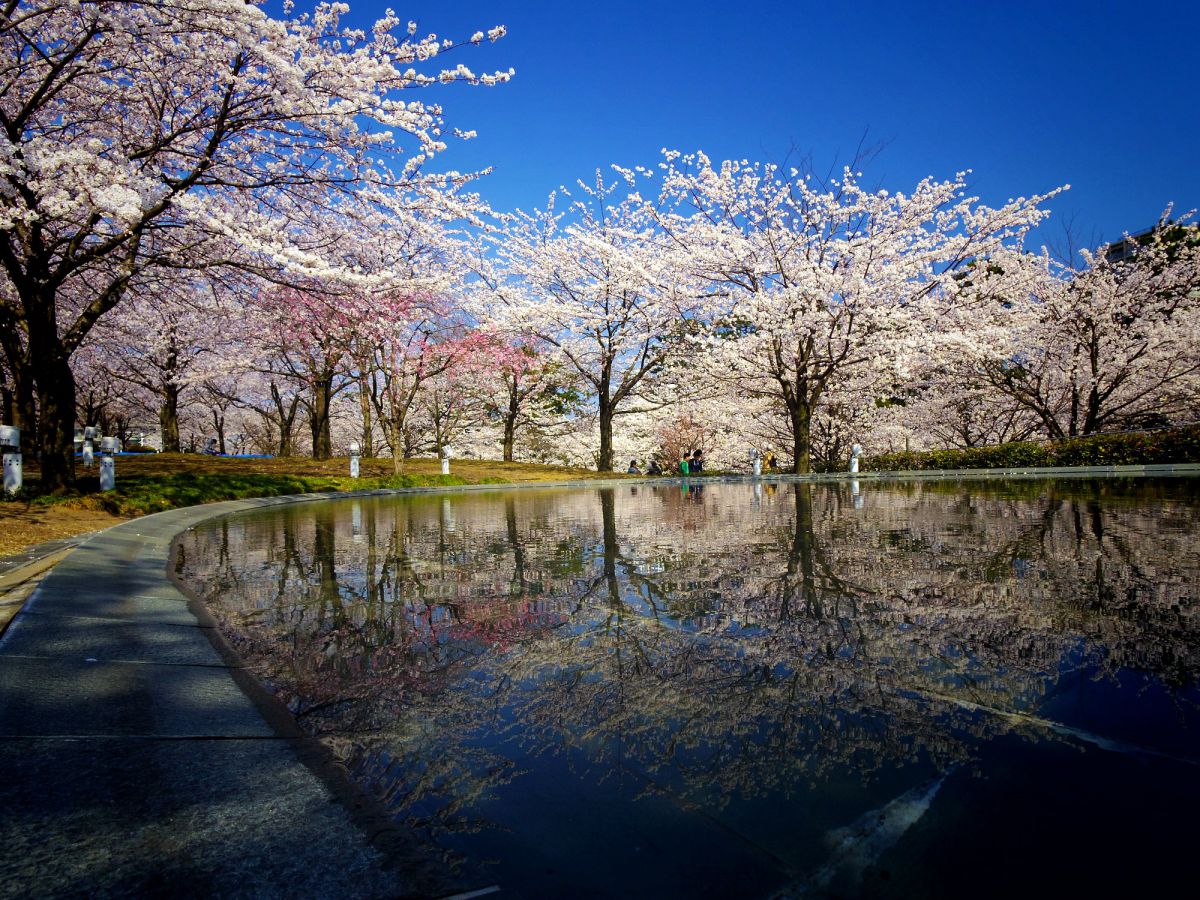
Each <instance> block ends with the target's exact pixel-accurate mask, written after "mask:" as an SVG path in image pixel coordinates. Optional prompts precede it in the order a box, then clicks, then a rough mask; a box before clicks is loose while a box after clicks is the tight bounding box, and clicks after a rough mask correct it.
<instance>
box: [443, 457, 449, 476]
mask: <svg viewBox="0 0 1200 900" xmlns="http://www.w3.org/2000/svg"><path fill="white" fill-rule="evenodd" d="M442 474H443V475H449V474H450V458H449V457H448V456H443V457H442Z"/></svg>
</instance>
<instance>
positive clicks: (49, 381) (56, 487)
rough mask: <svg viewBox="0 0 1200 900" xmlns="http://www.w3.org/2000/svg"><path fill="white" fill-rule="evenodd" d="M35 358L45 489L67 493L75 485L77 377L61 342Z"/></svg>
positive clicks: (56, 341)
mask: <svg viewBox="0 0 1200 900" xmlns="http://www.w3.org/2000/svg"><path fill="white" fill-rule="evenodd" d="M33 358H34V360H36V362H35V363H34V365H35V372H34V377H35V378H36V381H37V401H38V434H37V446H38V455H39V457H40V459H41V467H42V489H43V490H46V491H49V492H51V493H56V494H59V493H64V492H65V491H67V490H69V489H70V488H71V486H72V484H73V483H74V481H75V375H74V373H73V372H72V371H71V361H70V356H69V355H68V354H67V353H66V352H65V351H64V350H63V348H62V344H61V342H59V341H58V340H54V341H53V342H52V343H50V346H49V347H47V348H46V351H45V352H44V353H39V354H38V355H37V356H34V357H33Z"/></svg>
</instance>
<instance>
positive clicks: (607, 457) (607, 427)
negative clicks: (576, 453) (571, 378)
mask: <svg viewBox="0 0 1200 900" xmlns="http://www.w3.org/2000/svg"><path fill="white" fill-rule="evenodd" d="M596 468H597V469H598V470H599V471H601V472H611V471H612V470H613V408H612V403H611V401H610V400H609V397H608V391H606V390H601V391H600V458H599V459H598V460H597V462H596Z"/></svg>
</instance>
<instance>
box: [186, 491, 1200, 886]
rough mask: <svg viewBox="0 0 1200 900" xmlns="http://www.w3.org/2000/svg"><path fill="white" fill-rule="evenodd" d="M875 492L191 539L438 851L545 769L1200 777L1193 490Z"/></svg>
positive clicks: (483, 504)
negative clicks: (1117, 758)
mask: <svg viewBox="0 0 1200 900" xmlns="http://www.w3.org/2000/svg"><path fill="white" fill-rule="evenodd" d="M858 500H859V502H858V503H856V502H854V501H853V500H852V494H851V491H850V489H849V488H848V487H847V486H810V485H783V486H779V487H778V488H776V487H775V486H774V485H766V486H765V487H764V486H763V485H756V486H749V485H708V486H705V487H704V489H703V490H702V491H701V490H699V489H698V487H697V486H684V487H683V488H682V489H681V488H680V487H679V486H662V487H651V486H645V485H643V486H641V487H640V489H630V488H626V487H622V488H616V489H612V488H608V489H599V490H587V491H566V490H538V491H519V492H509V493H500V492H497V493H495V494H478V493H473V494H463V495H460V496H450V497H443V496H437V497H434V496H428V495H420V496H409V497H403V498H394V499H362V500H353V501H337V502H328V503H321V504H305V505H298V506H294V507H290V508H284V509H283V510H282V511H273V512H271V513H270V514H248V515H244V516H239V517H232V518H229V519H225V520H221V521H220V522H218V523H215V524H214V525H212V526H210V527H207V528H200V529H197V530H195V531H193V532H190V533H188V534H187V535H186V536H185V537H184V538H182V539H181V548H180V550H181V552H180V560H181V562H180V572H181V576H182V578H183V580H184V582H185V583H186V584H188V585H189V586H191V587H192V589H193V590H195V591H196V592H197V593H198V594H200V595H201V596H202V597H203V598H204V599H205V600H206V601H207V602H208V604H209V606H210V608H211V609H212V610H213V611H214V614H216V615H217V616H218V618H219V620H220V622H221V624H222V627H223V629H224V630H225V632H226V634H227V635H228V636H229V637H230V638H231V640H233V641H234V642H235V644H236V645H237V646H238V647H239V649H240V651H241V652H242V654H243V656H244V657H245V658H246V659H247V660H248V661H249V662H250V663H251V664H252V665H254V666H256V667H257V668H258V670H259V671H260V672H261V674H262V676H263V678H264V679H265V680H266V681H268V682H269V683H270V684H271V685H273V687H274V688H275V689H276V691H277V692H278V694H279V695H280V696H281V697H283V698H284V699H285V700H286V701H287V702H288V703H289V705H290V707H291V708H292V710H293V711H294V712H295V714H296V716H297V717H298V719H299V720H300V721H301V722H302V723H303V724H304V725H305V726H306V727H307V728H308V729H309V730H311V731H312V732H313V733H314V734H317V735H320V736H322V737H323V738H325V739H326V740H327V741H329V742H330V743H331V744H332V745H333V746H334V747H335V748H336V750H337V752H338V753H339V754H340V755H341V756H342V758H343V759H345V760H346V761H347V763H348V764H349V765H350V766H351V768H352V770H353V771H354V772H355V773H356V774H357V775H358V777H359V778H360V779H362V780H363V781H364V782H365V783H367V784H368V785H369V786H370V787H371V789H372V790H373V791H375V792H376V793H377V794H378V796H380V797H381V798H382V799H383V800H384V801H385V802H386V803H387V804H388V805H389V807H390V808H391V809H392V810H393V811H394V812H395V813H396V815H397V816H398V817H400V818H402V819H404V820H405V821H408V822H409V823H410V824H412V825H414V826H418V827H420V828H423V829H426V830H427V831H428V832H429V833H430V834H432V835H434V836H437V835H447V834H451V833H461V832H468V831H472V830H475V829H478V828H481V827H484V826H486V825H488V824H489V823H490V821H491V819H490V816H492V815H493V814H494V813H495V811H496V806H495V802H494V801H495V798H497V797H500V796H502V795H503V794H504V789H505V786H507V785H510V784H514V783H519V782H520V781H521V779H522V778H524V777H525V776H526V775H527V774H528V773H529V772H531V771H532V770H535V769H537V767H539V766H540V765H542V763H540V762H539V760H546V759H550V758H559V759H560V760H566V761H568V762H569V764H570V766H571V767H572V771H573V772H575V773H576V775H577V776H578V777H579V778H580V779H583V780H588V779H591V780H592V781H594V782H596V783H597V784H601V785H603V784H613V783H617V782H619V783H622V784H631V785H636V786H637V791H636V792H635V793H636V794H637V795H639V796H643V797H647V796H660V797H667V798H669V799H670V801H671V802H672V803H676V804H679V805H681V806H682V807H683V808H686V809H703V810H707V811H709V813H711V814H712V815H714V816H719V815H721V810H723V809H725V808H726V807H727V806H728V805H729V804H731V803H733V804H735V805H738V804H741V805H744V804H747V803H751V804H753V803H761V802H762V801H763V798H766V799H768V800H771V799H772V798H791V797H797V796H804V795H805V794H806V792H808V791H811V790H813V789H815V788H819V787H820V786H821V785H822V784H832V783H835V782H836V783H839V784H841V783H843V782H844V781H845V780H846V779H847V777H850V776H852V777H853V778H854V779H855V780H858V781H860V782H865V783H867V784H870V783H872V782H874V781H875V780H876V779H880V778H882V777H883V776H884V773H894V772H895V771H896V770H905V771H908V770H911V771H912V773H913V775H912V778H911V779H910V782H909V783H913V784H915V783H917V782H920V781H921V780H922V779H927V778H929V777H930V776H931V775H933V774H936V773H937V772H943V773H944V772H947V771H960V770H959V769H958V767H962V769H961V772H962V773H964V776H966V777H969V775H966V773H970V772H972V771H974V772H975V773H976V774H979V773H980V768H981V765H982V763H981V759H982V757H983V755H984V754H985V751H986V748H988V747H989V746H991V745H993V744H995V743H996V742H998V741H1010V740H1013V739H1016V740H1018V741H1021V742H1025V743H1029V742H1032V743H1037V744H1040V743H1044V742H1051V743H1055V744H1061V745H1064V746H1066V747H1074V748H1077V749H1083V750H1087V749H1089V748H1091V749H1093V750H1095V749H1097V748H1099V749H1100V750H1103V751H1106V752H1118V753H1123V754H1130V755H1132V756H1135V757H1136V756H1144V757H1146V758H1149V759H1161V758H1166V759H1170V760H1175V761H1182V762H1183V763H1192V762H1194V759H1193V756H1192V754H1193V750H1192V748H1193V747H1194V745H1195V740H1194V734H1195V726H1196V724H1197V722H1198V721H1200V716H1198V715H1197V709H1196V700H1197V685H1196V677H1197V673H1198V672H1200V623H1198V621H1197V604H1196V594H1197V584H1198V582H1200V550H1198V547H1197V542H1196V540H1195V535H1196V534H1197V531H1198V528H1197V525H1198V524H1200V523H1198V519H1200V509H1198V507H1197V504H1196V503H1195V502H1194V500H1193V488H1192V485H1191V482H1188V481H1185V480H1180V481H1175V482H1171V481H1161V482H1151V481H1145V482H1141V483H1138V484H1128V483H1122V482H1117V481H1096V482H1046V481H1026V482H1013V483H1010V484H1003V483H1001V484H997V483H974V484H968V483H963V484H936V483H929V482H922V483H911V484H893V485H887V486H883V485H876V486H871V487H869V488H868V489H867V490H865V491H864V492H863V495H862V497H860V498H858ZM856 507H861V508H856ZM1114 698H1116V699H1114ZM1144 708H1152V709H1156V710H1157V709H1169V710H1170V711H1171V712H1170V715H1165V716H1158V717H1157V718H1155V719H1154V720H1153V721H1152V722H1149V721H1148V720H1147V716H1146V715H1144V714H1142V712H1139V711H1137V710H1140V709H1144ZM1131 710H1132V712H1131ZM1198 755H1200V754H1198ZM885 780H886V779H885ZM938 783H939V784H940V782H938ZM877 801H878V797H876V798H875V801H874V802H877ZM864 802H865V800H864ZM756 808H758V807H756ZM861 811H862V810H861V809H857V810H852V811H848V812H847V813H846V814H845V815H844V821H850V820H852V819H854V818H855V815H856V814H857V813H858V812H861ZM730 815H733V813H732V812H731V813H730ZM813 858H814V859H815V858H817V857H813ZM802 864H803V861H801V862H799V863H796V865H798V866H802Z"/></svg>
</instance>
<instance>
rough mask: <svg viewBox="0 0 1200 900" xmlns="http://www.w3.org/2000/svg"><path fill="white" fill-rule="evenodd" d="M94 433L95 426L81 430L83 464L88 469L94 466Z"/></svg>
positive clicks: (96, 435)
mask: <svg viewBox="0 0 1200 900" xmlns="http://www.w3.org/2000/svg"><path fill="white" fill-rule="evenodd" d="M99 436H100V435H99V434H97V433H96V426H95V425H87V426H85V427H84V429H83V448H82V449H83V464H84V465H85V466H87V467H88V468H89V469H90V468H91V467H92V466H94V465H95V464H96V439H97V438H98V437H99Z"/></svg>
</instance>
